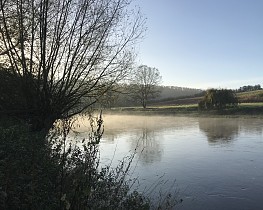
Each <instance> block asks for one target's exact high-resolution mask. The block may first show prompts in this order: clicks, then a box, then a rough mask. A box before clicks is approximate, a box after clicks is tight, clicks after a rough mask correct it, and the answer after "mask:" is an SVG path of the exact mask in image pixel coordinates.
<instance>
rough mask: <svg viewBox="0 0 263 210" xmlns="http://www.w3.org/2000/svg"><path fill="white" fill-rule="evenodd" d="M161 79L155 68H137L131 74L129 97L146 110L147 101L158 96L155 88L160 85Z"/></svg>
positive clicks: (142, 66) (143, 66) (144, 66)
mask: <svg viewBox="0 0 263 210" xmlns="http://www.w3.org/2000/svg"><path fill="white" fill-rule="evenodd" d="M161 80H162V77H161V75H160V72H159V70H158V69H157V68H153V67H148V66H146V65H141V66H139V67H138V68H137V69H136V70H135V72H134V73H133V77H132V82H131V95H132V97H133V98H134V99H135V100H137V101H139V102H140V103H141V105H142V106H143V108H146V106H147V103H148V102H149V100H151V99H153V98H155V97H156V96H158V94H159V90H158V89H157V86H158V85H159V84H160V83H161Z"/></svg>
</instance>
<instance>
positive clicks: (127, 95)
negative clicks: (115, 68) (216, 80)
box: [104, 85, 204, 107]
mask: <svg viewBox="0 0 263 210" xmlns="http://www.w3.org/2000/svg"><path fill="white" fill-rule="evenodd" d="M157 89H158V92H159V94H158V95H157V97H155V98H153V99H151V100H150V101H149V104H154V103H156V102H162V101H169V100H173V99H179V98H185V97H196V96H202V95H203V94H204V91H203V90H201V89H194V88H186V87H176V86H158V87H157ZM109 94H110V95H108V96H110V98H111V100H107V101H108V104H107V106H108V107H128V106H138V105H140V103H139V102H138V101H136V100H135V99H134V98H133V97H132V93H131V87H130V85H121V86H119V87H118V88H116V89H115V90H113V91H112V92H111V93H109ZM108 98H109V97H108ZM104 104H105V103H104Z"/></svg>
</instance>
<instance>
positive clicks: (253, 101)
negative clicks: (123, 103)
mask: <svg viewBox="0 0 263 210" xmlns="http://www.w3.org/2000/svg"><path fill="white" fill-rule="evenodd" d="M237 96H238V98H239V101H240V102H241V103H240V104H239V106H238V108H233V107H230V108H228V109H226V110H220V111H219V110H210V111H199V110H198V106H197V103H198V101H200V100H201V99H202V97H195V98H186V99H177V100H170V101H164V102H159V103H155V104H151V105H149V106H148V108H147V109H143V108H141V107H129V108H125V107H122V108H116V109H112V110H113V111H115V112H116V111H118V112H130V111H131V112H133V113H134V112H136V113H143V114H145V113H149V114H151V113H160V114H179V115H180V114H182V115H184V114H191V115H194V116H200V115H234V116H238V115H254V116H260V117H263V90H259V91H250V92H244V93H238V94H237Z"/></svg>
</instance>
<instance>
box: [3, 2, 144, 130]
mask: <svg viewBox="0 0 263 210" xmlns="http://www.w3.org/2000/svg"><path fill="white" fill-rule="evenodd" d="M131 1H132V0H100V1H94V0H58V1H54V0H30V1H29V0H17V1H0V71H9V72H10V73H12V75H13V78H16V84H17V85H16V88H18V89H19V90H16V91H10V93H11V94H15V93H16V92H17V91H18V92H19V93H20V96H21V97H22V98H23V101H24V102H23V106H16V107H13V106H11V107H10V106H8V104H1V110H2V112H4V111H9V112H12V111H13V110H14V109H16V110H17V112H20V113H21V115H23V116H27V118H28V119H29V120H30V121H31V122H32V123H33V125H34V127H35V130H41V129H43V128H44V129H49V128H50V127H51V126H52V124H53V122H54V121H55V120H56V119H65V118H68V117H71V116H73V115H76V114H78V113H81V112H83V111H84V110H86V109H87V108H88V107H90V106H92V105H93V104H95V103H96V102H98V101H99V100H100V98H101V97H102V96H104V95H105V93H107V92H108V91H109V90H111V88H112V86H113V85H114V84H115V83H116V82H118V81H120V80H121V79H123V78H124V77H125V76H126V75H127V74H128V73H129V71H130V68H131V65H132V64H133V61H134V53H133V51H134V50H133V46H134V45H135V44H136V42H137V41H138V39H140V38H141V37H142V34H143V32H144V19H143V18H142V16H141V15H140V13H139V11H135V10H129V8H131V7H130V3H131ZM4 74H5V73H4ZM4 74H1V75H4ZM5 75H7V74H5ZM8 75H10V74H8ZM6 91H9V90H6ZM0 94H1V95H0V98H3V97H5V96H2V93H0ZM10 97H12V96H10ZM84 102H85V103H84Z"/></svg>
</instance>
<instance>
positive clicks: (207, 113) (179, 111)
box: [102, 104, 263, 118]
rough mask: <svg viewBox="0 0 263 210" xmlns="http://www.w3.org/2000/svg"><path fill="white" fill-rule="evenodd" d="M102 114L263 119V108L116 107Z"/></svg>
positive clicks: (103, 111) (105, 110)
mask: <svg viewBox="0 0 263 210" xmlns="http://www.w3.org/2000/svg"><path fill="white" fill-rule="evenodd" d="M102 113H103V114H127V115H146V116H147V115H171V116H178V117H179V116H180V117H225V118H237V117H238V118H263V106H262V105H261V104H260V105H258V106H257V105H253V106H252V105H247V104H243V105H242V106H241V105H240V106H238V107H231V108H228V109H224V110H202V111H200V110H198V107H197V106H168V107H148V108H145V109H144V108H141V107H116V108H109V109H103V110H102Z"/></svg>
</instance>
